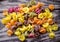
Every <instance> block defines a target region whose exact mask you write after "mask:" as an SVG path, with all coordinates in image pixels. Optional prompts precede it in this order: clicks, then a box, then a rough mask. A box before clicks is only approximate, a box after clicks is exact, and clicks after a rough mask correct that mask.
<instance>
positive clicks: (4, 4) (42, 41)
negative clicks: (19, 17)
mask: <svg viewBox="0 0 60 42" xmlns="http://www.w3.org/2000/svg"><path fill="white" fill-rule="evenodd" d="M28 1H30V0H5V1H0V42H20V41H19V40H18V39H17V37H16V36H12V37H8V36H7V33H6V30H7V29H6V28H5V26H4V25H3V24H2V23H1V19H2V18H3V17H4V16H3V15H2V11H3V10H4V9H8V8H9V7H13V6H17V5H18V4H21V3H26V2H28ZM37 1H41V2H44V3H45V4H46V7H47V5H49V4H54V5H55V10H54V11H53V14H54V20H55V21H56V22H57V23H58V26H59V30H58V31H56V32H55V33H56V38H54V39H53V40H51V39H49V37H48V33H46V34H43V35H41V36H40V37H39V38H35V39H33V38H32V39H30V38H28V39H26V41H24V42H60V2H59V1H60V0H55V1H54V0H36V2H37Z"/></svg>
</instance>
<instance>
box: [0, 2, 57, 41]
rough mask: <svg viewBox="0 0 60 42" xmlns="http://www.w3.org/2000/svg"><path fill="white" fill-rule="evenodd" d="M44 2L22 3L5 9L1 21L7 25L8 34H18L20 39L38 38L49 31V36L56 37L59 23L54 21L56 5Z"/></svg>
mask: <svg viewBox="0 0 60 42" xmlns="http://www.w3.org/2000/svg"><path fill="white" fill-rule="evenodd" d="M43 6H45V4H44V3H42V2H37V3H35V2H34V1H31V2H29V3H28V4H20V5H18V6H16V7H11V8H9V9H8V10H4V11H3V15H4V18H2V20H1V22H2V24H4V25H5V27H6V28H8V30H7V34H8V36H12V35H16V36H17V37H18V38H19V40H21V41H24V40H25V39H26V38H36V37H38V36H40V35H41V34H45V33H49V34H48V36H49V38H51V39H53V38H55V33H54V32H55V31H57V30H58V25H57V23H56V22H55V21H54V17H53V13H52V12H53V10H54V5H53V4H49V6H48V7H45V8H44V7H43Z"/></svg>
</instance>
